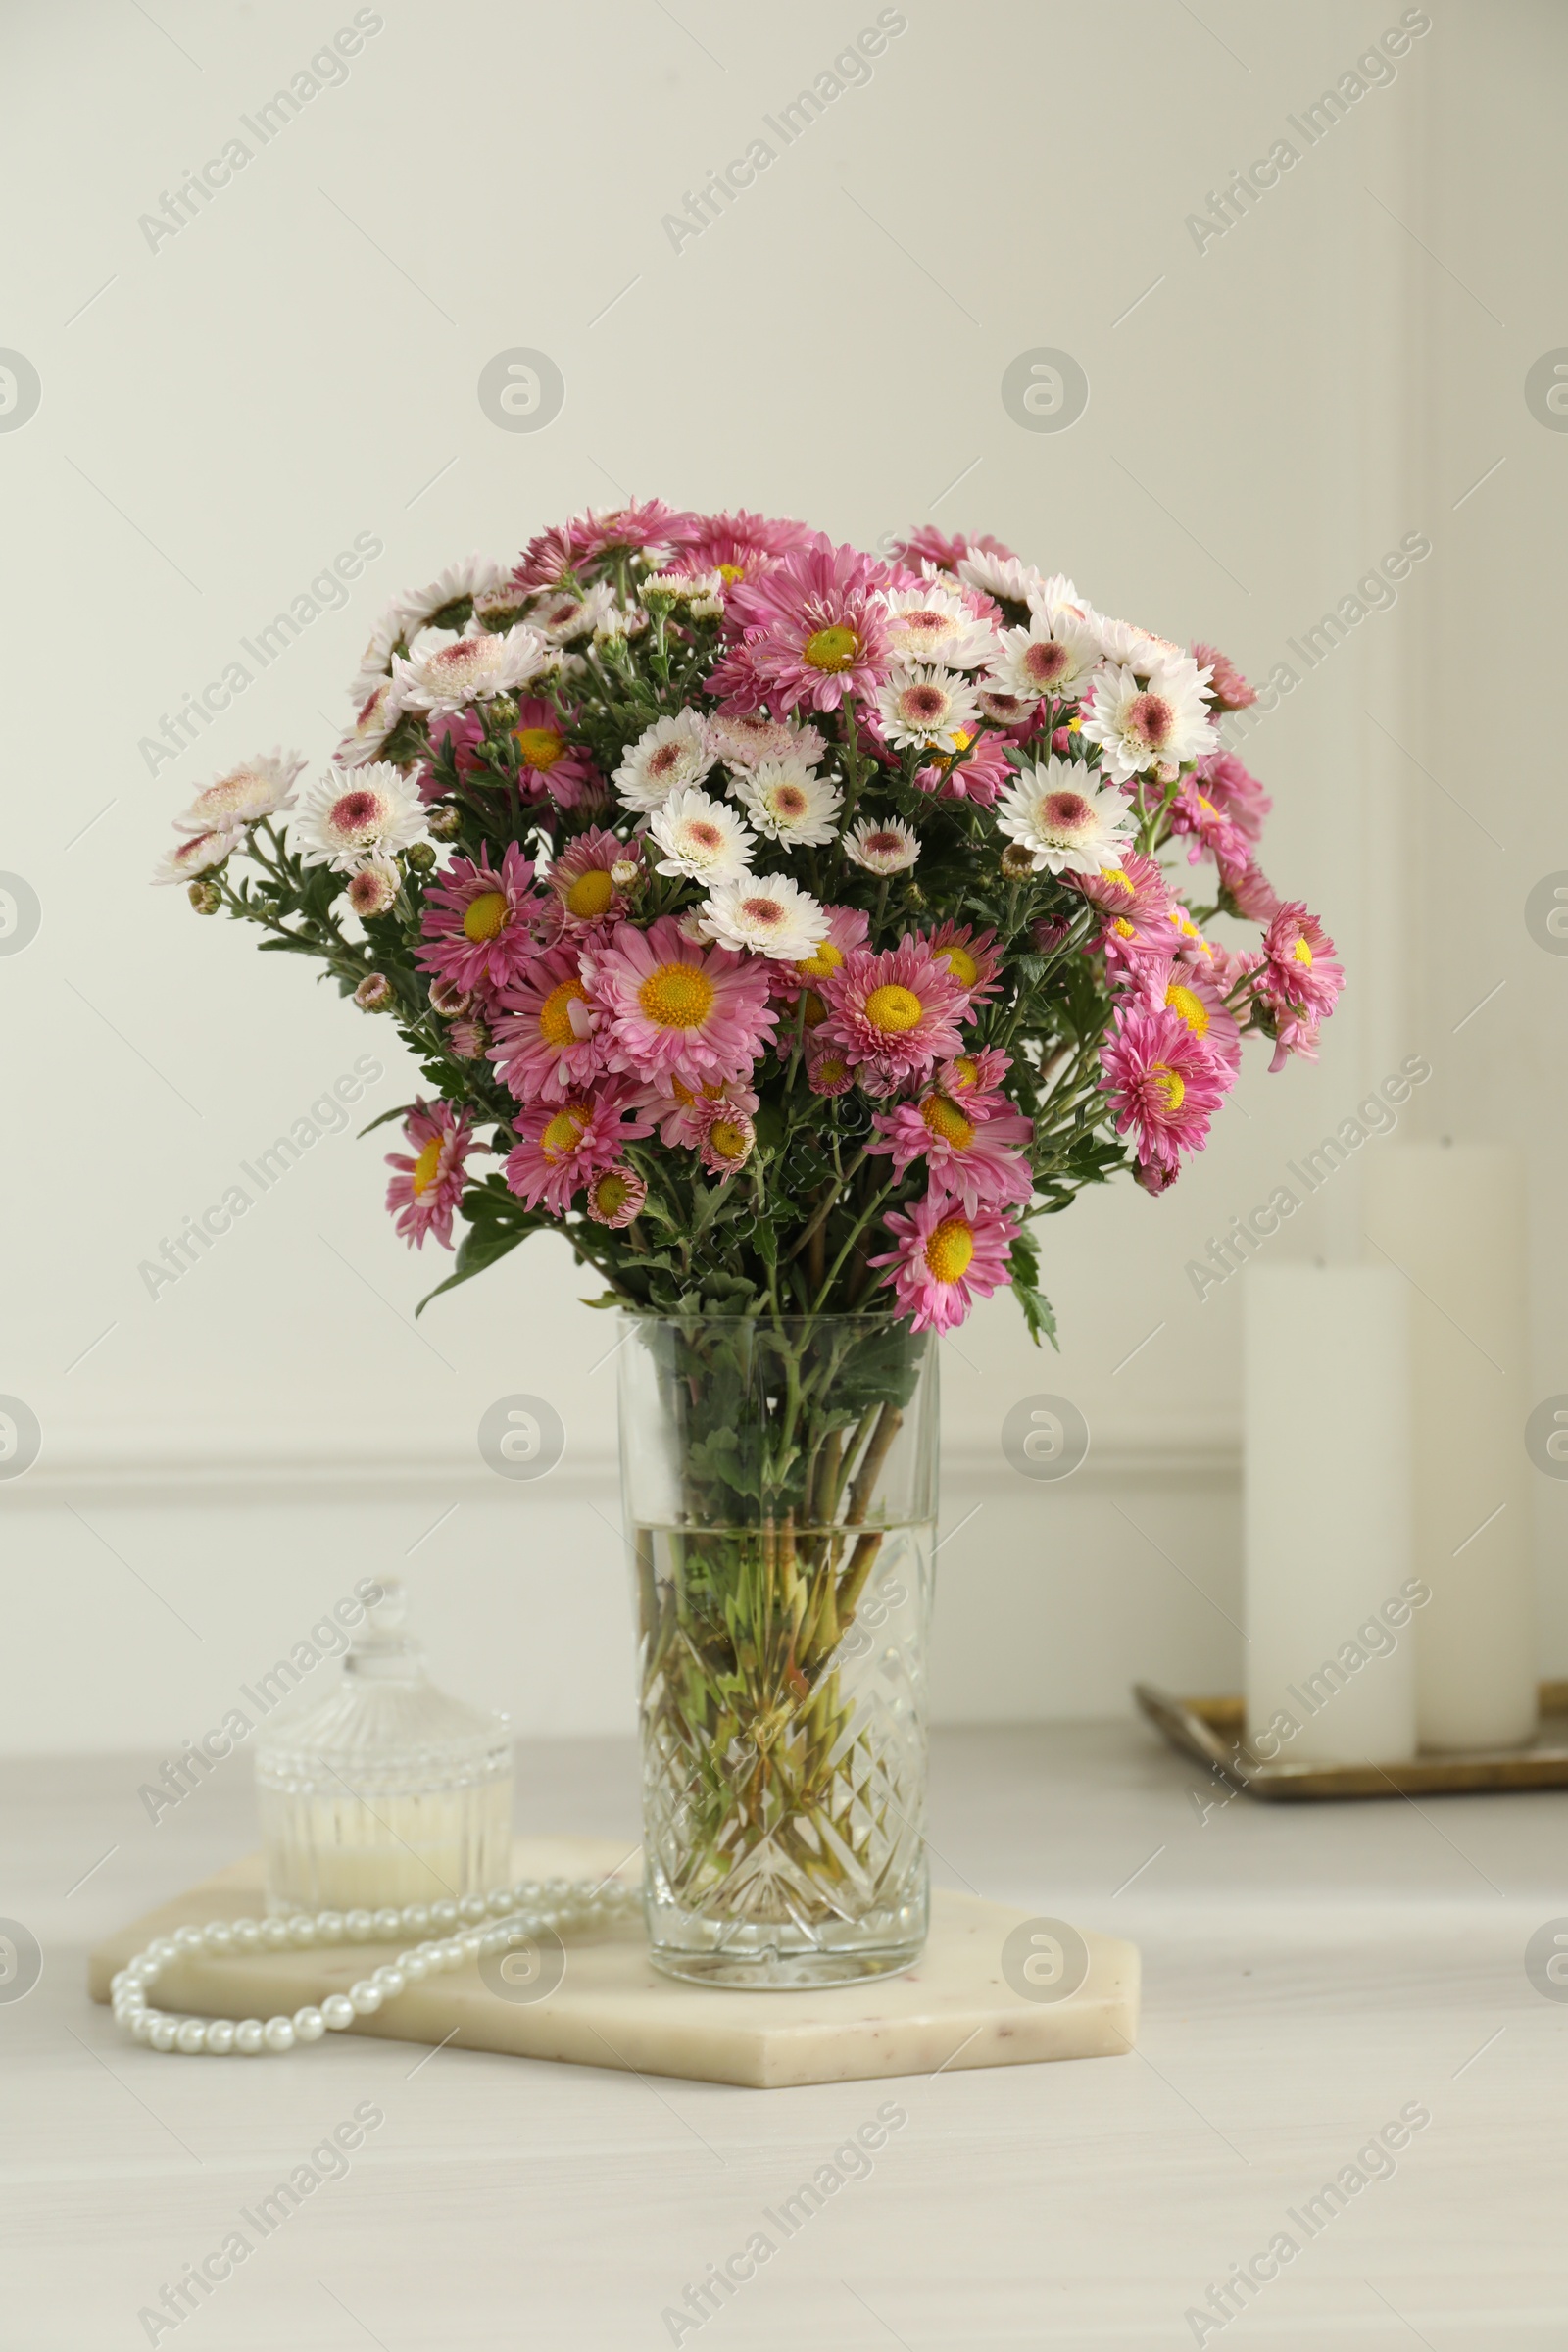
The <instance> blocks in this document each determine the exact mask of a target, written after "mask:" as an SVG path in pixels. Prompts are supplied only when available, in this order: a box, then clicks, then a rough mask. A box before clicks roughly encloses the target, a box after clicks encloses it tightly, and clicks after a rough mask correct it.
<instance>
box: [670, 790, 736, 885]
mask: <svg viewBox="0 0 1568 2352" xmlns="http://www.w3.org/2000/svg"><path fill="white" fill-rule="evenodd" d="M648 830H649V832H650V833H651V834H652V835H653V838H654V839H655V841H656V842H658V844H659V846H660V848H661V849H662V851H663V853H664V855H663V857H662V858H660V859H659V862H658V864H657V866H656V868H655V871H656V872H658V873H661V874H684V875H686V876H687V878H688V879H689V880H691V881H693V882H708V883H714V882H733V881H736V880H737V879H738V878H739V877H740V876H741V875H743V874H744V873H745V872H746V871H747V868H748V866H749V865H750V863H751V856H752V852H753V850H754V849H755V848H756V847H757V843H756V840H755V838H754V836H753V834H752V830H751V827H750V826H749V825H747V824H745V823H743V822H742V820H741V818H740V817H738V816H737V815H736V813H735V811H734V809H727V808H726V807H725V806H724V803H723V802H722V801H713V800H710V799H709V797H708V794H707V793H706V792H700V791H699V790H698V788H697V787H696V785H694V784H687V785H682V786H681V787H679V788H678V789H677V790H676V791H674V792H672V793H671V794H670V796H669V798H668V799H667V800H666V801H665V803H664V805H663V807H662V809H656V810H655V812H654V814H653V815H652V816H651V817H650V819H649V821H648Z"/></svg>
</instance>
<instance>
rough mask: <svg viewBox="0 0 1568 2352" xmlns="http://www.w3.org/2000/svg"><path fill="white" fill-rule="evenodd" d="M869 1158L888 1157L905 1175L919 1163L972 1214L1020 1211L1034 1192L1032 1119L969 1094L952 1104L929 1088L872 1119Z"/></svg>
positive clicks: (933, 1182) (939, 1093) (895, 1169)
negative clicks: (984, 1105) (986, 1107)
mask: <svg viewBox="0 0 1568 2352" xmlns="http://www.w3.org/2000/svg"><path fill="white" fill-rule="evenodd" d="M872 1125H873V1126H874V1128H875V1130H876V1136H877V1140H876V1141H875V1142H874V1143H870V1144H867V1145H866V1147H865V1148H866V1150H867V1152H871V1153H872V1154H873V1155H885V1154H891V1156H892V1160H893V1173H894V1175H895V1176H904V1175H906V1174H907V1171H908V1170H909V1169H910V1168H912V1167H913V1166H914V1164H915V1162H916V1161H917V1160H923V1161H924V1162H925V1164H926V1166H927V1167H928V1168H929V1169H930V1171H931V1182H932V1184H933V1185H935V1186H937V1187H938V1188H939V1189H941V1190H943V1191H945V1192H948V1193H950V1194H951V1195H952V1196H953V1198H954V1200H956V1201H958V1202H959V1203H960V1205H961V1206H962V1207H963V1208H965V1209H966V1210H967V1211H968V1213H969V1214H970V1216H973V1215H974V1214H975V1212H976V1210H977V1209H981V1208H1013V1207H1021V1206H1022V1204H1023V1203H1024V1201H1027V1200H1028V1198H1029V1196H1030V1194H1031V1192H1032V1191H1033V1189H1034V1184H1033V1178H1032V1175H1031V1172H1030V1167H1029V1158H1028V1151H1029V1146H1030V1144H1031V1143H1032V1142H1033V1140H1034V1128H1033V1126H1032V1125H1031V1123H1030V1121H1029V1120H1028V1119H1026V1118H1024V1117H1022V1115H1021V1114H1020V1113H1019V1112H1017V1111H1015V1110H1011V1109H1007V1110H996V1111H992V1112H989V1113H988V1112H986V1111H983V1110H982V1109H981V1108H980V1106H979V1104H978V1103H976V1102H975V1100H974V1097H973V1096H972V1095H969V1096H966V1097H965V1098H964V1100H963V1101H962V1103H956V1102H955V1101H954V1100H953V1097H952V1096H951V1095H945V1094H943V1093H942V1092H941V1091H940V1090H939V1089H937V1088H933V1089H932V1091H931V1092H930V1093H929V1094H927V1095H922V1096H921V1098H920V1100H919V1102H918V1103H900V1104H899V1106H898V1108H897V1109H896V1110H893V1111H890V1112H885V1113H884V1114H883V1115H882V1116H880V1117H878V1118H876V1119H875V1120H873V1121H872Z"/></svg>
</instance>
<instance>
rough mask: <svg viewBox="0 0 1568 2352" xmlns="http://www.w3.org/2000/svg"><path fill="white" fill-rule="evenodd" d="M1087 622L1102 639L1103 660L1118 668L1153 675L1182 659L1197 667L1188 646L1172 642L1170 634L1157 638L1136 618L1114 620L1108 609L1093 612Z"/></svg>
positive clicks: (1088, 616) (1150, 676)
mask: <svg viewBox="0 0 1568 2352" xmlns="http://www.w3.org/2000/svg"><path fill="white" fill-rule="evenodd" d="M1087 621H1088V626H1089V627H1090V628H1091V629H1092V630H1093V631H1094V633H1095V636H1096V637H1097V638H1098V640H1099V643H1100V652H1101V658H1102V660H1103V661H1105V662H1115V663H1116V665H1117V667H1118V668H1119V669H1130V670H1133V671H1134V672H1135V673H1136V674H1137V675H1138V676H1139V677H1141V678H1152V676H1153V674H1154V672H1155V670H1157V669H1168V668H1172V667H1176V666H1179V665H1180V664H1181V663H1183V662H1188V663H1191V665H1192V667H1193V669H1194V671H1195V672H1196V670H1197V668H1198V664H1197V662H1194V661H1193V657H1192V655H1191V654H1190V653H1189V652H1188V651H1187V648H1186V647H1185V646H1182V645H1172V643H1171V641H1170V639H1169V638H1168V637H1156V636H1154V635H1153V633H1152V631H1151V630H1149V629H1141V628H1140V627H1139V626H1138V623H1137V622H1136V621H1135V620H1115V619H1112V617H1111V615H1110V614H1109V613H1095V612H1091V613H1089V614H1088V615H1087Z"/></svg>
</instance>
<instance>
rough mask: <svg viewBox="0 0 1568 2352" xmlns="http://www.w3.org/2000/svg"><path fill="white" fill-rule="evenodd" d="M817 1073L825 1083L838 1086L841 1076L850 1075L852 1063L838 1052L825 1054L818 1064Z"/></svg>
mask: <svg viewBox="0 0 1568 2352" xmlns="http://www.w3.org/2000/svg"><path fill="white" fill-rule="evenodd" d="M816 1074H817V1076H818V1078H820V1079H821V1080H822V1082H823V1084H824V1085H826V1086H837V1085H838V1083H839V1080H840V1079H841V1078H847V1077H848V1076H849V1074H850V1065H849V1063H848V1062H847V1061H845V1060H843V1059H841V1057H840V1056H839V1055H838V1054H823V1056H822V1058H821V1060H820V1061H819V1062H818V1063H817V1065H816Z"/></svg>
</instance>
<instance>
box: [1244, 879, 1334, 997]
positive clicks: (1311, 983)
mask: <svg viewBox="0 0 1568 2352" xmlns="http://www.w3.org/2000/svg"><path fill="white" fill-rule="evenodd" d="M1263 957H1264V967H1265V986H1266V988H1267V990H1268V993H1269V994H1270V995H1271V996H1272V997H1274V998H1276V999H1277V1000H1278V1002H1279V1003H1280V1005H1283V1006H1286V1007H1288V1008H1289V1009H1290V1010H1291V1011H1293V1012H1304V1013H1307V1014H1310V1015H1311V1016H1312V1017H1313V1018H1314V1019H1316V1020H1322V1019H1323V1018H1325V1016H1326V1015H1327V1014H1329V1013H1331V1012H1332V1011H1333V1010H1334V1005H1335V1001H1336V999H1337V998H1338V996H1339V993H1340V991H1341V989H1342V988H1343V987H1344V986H1345V970H1344V967H1343V965H1341V964H1339V963H1336V961H1335V960H1334V942H1333V940H1332V939H1330V937H1329V935H1328V933H1327V932H1326V931H1325V930H1324V928H1323V926H1322V924H1321V923H1320V922H1319V921H1318V919H1317V917H1316V915H1315V914H1308V913H1307V911H1306V907H1305V906H1304V904H1303V903H1302V901H1301V900H1299V899H1293V900H1291V901H1290V902H1289V903H1288V904H1287V905H1286V906H1284V907H1281V908H1280V910H1279V912H1278V914H1277V915H1275V917H1274V919H1273V921H1272V922H1271V923H1270V924H1269V927H1268V929H1267V930H1266V931H1265V932H1264V934H1263Z"/></svg>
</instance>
